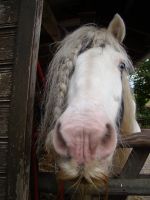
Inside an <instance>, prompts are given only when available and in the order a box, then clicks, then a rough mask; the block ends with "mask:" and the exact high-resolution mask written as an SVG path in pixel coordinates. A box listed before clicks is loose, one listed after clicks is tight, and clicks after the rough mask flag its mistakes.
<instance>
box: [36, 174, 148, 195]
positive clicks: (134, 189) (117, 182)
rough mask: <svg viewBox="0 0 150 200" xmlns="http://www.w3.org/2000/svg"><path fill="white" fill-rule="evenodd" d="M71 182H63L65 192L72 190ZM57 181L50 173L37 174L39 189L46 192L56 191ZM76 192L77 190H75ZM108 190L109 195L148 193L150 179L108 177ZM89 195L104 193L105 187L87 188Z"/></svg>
mask: <svg viewBox="0 0 150 200" xmlns="http://www.w3.org/2000/svg"><path fill="white" fill-rule="evenodd" d="M72 184H73V182H70V181H68V182H65V194H72V192H74V190H73V188H71V186H72ZM57 190H58V188H57V181H56V179H55V175H54V174H53V175H52V174H50V173H40V174H39V191H40V192H46V193H53V194H55V193H57ZM77 192H78V191H77ZM108 192H109V194H111V195H122V196H126V195H145V196H146V195H150V179H110V181H109V184H108ZM87 193H89V194H91V195H98V194H104V193H105V189H103V188H99V190H96V189H94V188H93V189H92V190H87Z"/></svg>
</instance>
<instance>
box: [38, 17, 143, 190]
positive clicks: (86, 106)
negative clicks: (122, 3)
mask: <svg viewBox="0 0 150 200" xmlns="http://www.w3.org/2000/svg"><path fill="white" fill-rule="evenodd" d="M125 34H126V27H125V23H124V21H123V19H122V18H121V17H120V15H119V14H115V16H114V17H113V19H112V20H111V21H110V23H109V25H108V27H107V28H99V27H98V26H96V25H93V24H92V25H84V26H82V27H80V28H78V29H77V30H75V31H74V32H72V33H70V34H68V35H67V36H66V37H65V38H64V39H63V40H62V41H61V42H60V43H59V46H58V49H57V52H56V54H55V55H54V58H53V59H52V61H51V63H50V65H49V67H48V72H47V81H46V86H45V95H44V99H45V100H44V103H45V113H44V117H43V122H42V132H43V134H44V136H42V137H44V138H45V141H44V146H45V149H46V151H47V153H48V154H49V155H50V156H51V157H53V160H54V162H55V164H56V165H57V166H58V168H59V170H58V173H57V175H58V177H59V178H60V179H63V180H77V179H78V180H80V181H81V182H82V180H83V182H84V181H86V182H87V183H88V184H89V185H98V186H104V185H105V184H106V182H107V180H108V178H109V177H111V176H113V175H114V174H115V173H118V172H119V171H120V170H121V168H122V167H123V165H124V163H125V161H126V159H127V156H128V154H129V151H128V150H123V151H120V150H119V149H118V148H117V144H118V142H120V141H121V137H122V136H124V135H126V134H130V133H133V132H140V127H139V125H138V123H137V120H136V104H135V99H134V95H133V92H132V90H131V88H130V85H129V80H128V76H129V73H131V72H132V71H133V70H134V68H133V64H132V61H131V60H130V58H129V56H128V55H127V52H126V50H125V48H124V46H123V44H122V43H123V40H124V38H125ZM120 154H121V156H120Z"/></svg>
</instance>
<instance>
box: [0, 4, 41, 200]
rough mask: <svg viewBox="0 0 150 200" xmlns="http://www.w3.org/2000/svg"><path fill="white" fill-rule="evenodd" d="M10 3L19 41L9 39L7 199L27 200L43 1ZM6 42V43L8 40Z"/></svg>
mask: <svg viewBox="0 0 150 200" xmlns="http://www.w3.org/2000/svg"><path fill="white" fill-rule="evenodd" d="M10 1H11V2H12V4H13V6H16V5H17V6H19V10H18V11H17V13H16V16H17V21H18V23H17V36H16V39H15V40H14V39H13V38H14V37H9V40H10V42H11V44H12V45H14V46H13V49H14V51H13V52H12V53H14V55H15V57H14V58H15V59H14V65H13V80H12V93H11V107H10V113H11V114H10V117H9V123H8V124H9V125H8V154H7V155H8V156H7V162H8V167H7V174H8V177H7V188H5V191H6V192H7V197H6V198H5V199H9V200H28V199H29V178H30V154H31V135H32V119H33V103H34V92H35V82H36V69H37V58H38V48H39V40H40V31H41V19H42V10H43V9H42V8H43V0H32V1H31V0H17V3H14V0H9V1H7V2H10ZM10 12H11V11H10ZM3 38H4V39H5V41H6V40H7V38H5V36H3ZM7 43H8V42H7ZM0 55H1V54H0ZM8 55H9V54H8ZM8 57H9V56H8ZM6 59H7V57H6ZM0 199H1V198H0Z"/></svg>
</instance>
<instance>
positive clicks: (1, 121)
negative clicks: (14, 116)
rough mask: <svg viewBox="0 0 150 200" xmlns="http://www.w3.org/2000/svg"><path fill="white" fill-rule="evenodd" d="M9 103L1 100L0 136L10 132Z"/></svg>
mask: <svg viewBox="0 0 150 200" xmlns="http://www.w3.org/2000/svg"><path fill="white" fill-rule="evenodd" d="M8 117H9V103H5V102H0V137H6V136H7V134H8Z"/></svg>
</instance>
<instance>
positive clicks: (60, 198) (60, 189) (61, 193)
mask: <svg viewBox="0 0 150 200" xmlns="http://www.w3.org/2000/svg"><path fill="white" fill-rule="evenodd" d="M37 74H38V77H39V80H40V81H41V83H42V85H43V86H45V76H44V73H43V70H42V68H41V65H40V63H39V62H38V64H37ZM36 141H37V134H36V131H33V133H32V149H31V160H32V169H31V170H32V174H33V177H34V178H33V179H34V188H33V190H34V191H33V192H34V200H39V190H38V161H37V157H36V146H35V144H36ZM58 200H64V182H63V181H60V183H59V187H58Z"/></svg>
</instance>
